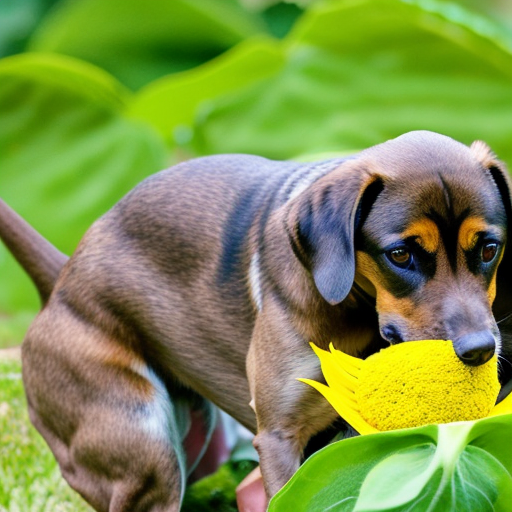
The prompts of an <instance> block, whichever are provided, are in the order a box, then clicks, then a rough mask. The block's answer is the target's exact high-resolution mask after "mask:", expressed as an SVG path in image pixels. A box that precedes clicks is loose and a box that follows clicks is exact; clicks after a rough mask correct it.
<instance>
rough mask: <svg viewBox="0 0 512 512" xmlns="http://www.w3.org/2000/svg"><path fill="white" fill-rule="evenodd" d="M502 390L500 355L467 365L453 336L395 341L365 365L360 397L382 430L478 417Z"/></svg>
mask: <svg viewBox="0 0 512 512" xmlns="http://www.w3.org/2000/svg"><path fill="white" fill-rule="evenodd" d="M499 390H500V384H499V381H498V370H497V358H496V356H494V357H493V358H492V359H491V360H490V361H489V362H488V363H486V364H484V365H481V366H476V367H473V366H466V365H465V364H463V363H462V362H461V361H460V360H459V358H458V357H457V355H456V354H455V351H454V350H453V346H452V342H451V341H443V340H424V341H412V342H408V343H401V344H399V345H394V346H391V347H389V348H386V349H385V350H381V351H380V352H379V353H377V354H374V355H372V356H370V357H369V358H368V359H366V361H365V362H364V365H362V369H361V374H360V375H359V385H358V387H357V389H356V400H357V403H358V406H359V411H360V414H361V416H362V417H363V418H364V419H365V420H366V421H367V422H368V423H369V424H370V425H372V426H374V427H375V428H377V429H378V430H393V429H399V428H408V427H415V426H418V425H425V424H429V423H450V422H453V421H466V420H468V421H469V420H476V419H480V418H484V417H486V416H487V415H488V414H489V413H490V412H491V410H492V408H493V407H494V404H495V403H496V398H497V396H498V392H499Z"/></svg>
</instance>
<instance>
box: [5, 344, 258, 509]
mask: <svg viewBox="0 0 512 512" xmlns="http://www.w3.org/2000/svg"><path fill="white" fill-rule="evenodd" d="M0 342H1V336H0ZM18 343H19V340H18ZM4 346H6V345H4ZM254 466H255V463H254V462H252V461H248V460H242V461H239V462H228V463H227V464H224V465H223V466H221V468H220V469H219V470H218V471H217V473H215V474H214V475H211V476H210V477H207V478H204V479H202V480H200V481H199V482H196V483H195V484H194V485H192V486H191V487H190V488H189V489H187V492H186V494H185V500H184V503H183V508H182V512H214V511H215V512H236V510H237V508H236V499H235V488H236V486H237V485H238V483H239V482H240V481H241V480H242V479H243V477H244V476H245V475H246V474H247V473H249V471H251V469H252V468H253V467H254ZM0 512H93V509H92V508H90V507H89V506H88V505H87V504H86V503H85V502H84V501H83V500H82V499H81V498H80V497H79V496H78V495H77V494H76V493H75V492H74V491H72V490H71V488H70V487H68V485H67V484H66V482H65V481H64V479H63V478H62V477H61V475H60V472H59V468H58V466H57V463H56V462H55V459H54V458H53V455H52V454H51V452H50V450H49V448H48V447H47V445H46V443H45V442H44V441H43V439H42V438H41V436H40V435H39V434H38V433H37V431H36V430H35V429H34V427H32V425H31V424H30V422H29V419H28V412H27V404H26V400H25V394H24V391H23V384H22V380H21V363H20V361H18V360H2V359H1V356H0Z"/></svg>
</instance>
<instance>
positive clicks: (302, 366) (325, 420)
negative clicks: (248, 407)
mask: <svg viewBox="0 0 512 512" xmlns="http://www.w3.org/2000/svg"><path fill="white" fill-rule="evenodd" d="M272 309H273V308H272ZM248 375H249V380H250V385H251V394H252V397H253V403H252V405H253V407H254V410H255V412H256V417H257V421H258V432H257V435H256V437H255V439H254V446H255V448H256V450H257V451H258V454H259V456H260V466H261V472H262V476H263V481H264V485H265V490H266V493H267V496H268V498H271V497H272V496H273V495H274V494H275V493H276V492H277V491H279V489H281V487H282V486H283V485H284V484H285V483H286V482H287V481H288V480H289V479H290V478H291V477H292V476H293V474H294V472H295V471H296V470H297V469H298V467H299V465H300V462H301V457H302V451H303V450H304V448H305V446H306V444H307V442H308V441H309V439H310V438H311V437H312V436H313V435H314V434H316V433H318V432H320V431H322V430H324V429H325V428H327V427H328V426H329V425H330V424H331V423H332V422H333V421H334V420H335V418H336V416H337V415H336V413H335V411H334V410H333V409H332V407H331V406H330V405H329V404H328V403H327V402H326V401H325V400H323V399H322V397H321V396H320V395H319V394H318V393H317V392H316V391H315V390H313V389H312V388H310V387H309V386H306V385H305V384H303V383H302V382H299V381H297V378H299V377H303V378H310V379H316V380H321V379H322V377H321V371H320V364H319V361H318V359H317V357H316V356H315V354H314V353H313V351H312V350H311V348H310V347H309V345H308V343H307V342H306V340H304V339H303V338H302V337H301V336H299V335H298V334H297V332H296V331H295V330H294V329H293V327H292V326H291V325H290V323H289V319H288V318H287V315H286V313H285V312H283V311H278V310H276V309H273V311H272V314H268V315H266V314H264V313H261V314H260V315H259V317H258V319H257V321H256V325H255V330H254V335H253V339H252V342H251V347H250V350H249V355H248Z"/></svg>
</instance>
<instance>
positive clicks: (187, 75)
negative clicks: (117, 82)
mask: <svg viewBox="0 0 512 512" xmlns="http://www.w3.org/2000/svg"><path fill="white" fill-rule="evenodd" d="M248 62H250V66H247V63H248ZM283 63H284V56H283V52H282V51H281V50H280V46H279V45H278V44H276V42H275V41H274V40H272V39H270V38H253V39H251V40H250V41H246V42H244V43H241V44H240V45H238V46H236V47H235V48H234V49H232V50H230V51H228V52H226V53H225V54H223V55H221V56H220V57H218V58H217V59H214V60H212V61H210V62H208V63H206V64H203V65H202V66H199V67H198V68H196V69H192V70H190V71H185V72H183V73H177V74H174V75H170V76H167V77H164V78H161V79H160V80H156V81H154V82H152V83H151V84H149V85H148V86H146V87H145V88H144V89H142V90H141V91H140V92H139V93H138V94H137V95H136V97H135V99H134V101H133V102H132V104H131V106H130V114H131V115H132V116H134V117H136V118H140V119H143V120H145V121H147V122H149V123H151V124H152V125H153V126H154V127H155V128H157V129H158V130H159V131H160V133H161V134H162V136H163V137H165V139H166V140H168V141H169V142H173V143H174V141H176V142H177V143H179V144H184V143H187V142H188V141H189V139H190V137H191V135H192V133H191V130H192V125H193V121H194V116H195V114H196V113H197V112H198V111H199V110H200V109H202V108H203V109H204V108H207V105H208V102H209V101H211V100H213V99H215V98H218V97H219V96H222V95H226V94H229V93H232V92H234V91H237V90H238V89H240V88H243V87H245V86H247V85H248V84H252V83H254V82H257V81H261V80H263V79H264V78H266V77H268V76H271V75H273V74H275V73H276V71H278V70H279V69H280V68H281V67H282V65H283Z"/></svg>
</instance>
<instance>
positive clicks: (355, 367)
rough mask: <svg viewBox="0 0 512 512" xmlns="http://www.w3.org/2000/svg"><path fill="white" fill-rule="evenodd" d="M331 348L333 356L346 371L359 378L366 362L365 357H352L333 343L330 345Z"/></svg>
mask: <svg viewBox="0 0 512 512" xmlns="http://www.w3.org/2000/svg"><path fill="white" fill-rule="evenodd" d="M329 349H330V350H331V354H332V356H333V358H334V359H335V360H336V362H337V363H338V364H339V365H340V366H341V367H342V368H344V369H345V371H346V372H348V373H349V374H350V375H353V376H354V377H356V378H359V373H360V371H361V369H362V368H363V366H364V364H365V362H364V360H363V359H359V358H358V357H352V356H349V355H348V354H345V352H342V351H341V350H336V349H335V348H334V346H333V344H332V343H331V344H330V345H329Z"/></svg>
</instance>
